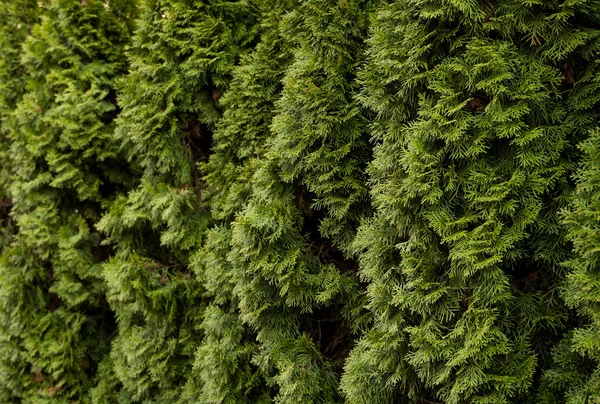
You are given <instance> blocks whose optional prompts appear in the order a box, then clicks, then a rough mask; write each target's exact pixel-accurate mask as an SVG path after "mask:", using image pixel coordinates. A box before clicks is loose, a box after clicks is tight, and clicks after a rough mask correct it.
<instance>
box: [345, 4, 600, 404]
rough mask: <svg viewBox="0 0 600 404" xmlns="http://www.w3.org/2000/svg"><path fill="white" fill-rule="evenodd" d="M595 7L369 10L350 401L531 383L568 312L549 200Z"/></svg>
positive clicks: (467, 397)
mask: <svg viewBox="0 0 600 404" xmlns="http://www.w3.org/2000/svg"><path fill="white" fill-rule="evenodd" d="M596 9H597V6H595V5H592V4H590V3H587V2H577V1H575V2H568V3H564V4H559V3H558V2H543V3H542V2H530V3H528V4H523V3H522V2H516V1H514V2H513V1H498V2H481V3H479V4H475V3H474V2H468V1H455V2H437V1H431V2H429V1H428V2H412V1H399V2H395V3H393V4H390V5H385V6H383V7H382V9H381V10H380V11H379V13H378V18H377V20H376V22H375V24H374V27H373V30H372V37H371V39H370V51H369V52H370V53H369V56H370V60H369V63H368V65H367V67H366V68H365V70H364V72H363V75H362V81H363V83H364V90H363V93H362V100H363V103H364V105H366V106H368V107H370V108H372V109H373V110H374V111H375V112H376V113H377V114H378V119H376V120H375V121H374V123H373V126H372V128H373V136H374V139H376V140H377V141H378V146H377V149H376V154H375V158H374V160H373V162H372V164H371V166H370V173H371V177H372V179H373V189H372V197H373V202H374V204H375V206H376V208H377V214H376V215H375V217H374V218H373V219H372V220H370V221H369V222H368V223H366V224H365V225H364V226H363V227H362V228H361V229H360V230H359V237H358V238H357V241H356V242H355V246H356V248H357V250H359V251H363V256H362V262H361V264H362V265H361V271H362V274H363V276H364V278H365V279H366V280H367V281H368V282H369V283H370V286H369V298H370V305H369V307H370V309H371V310H372V312H373V314H374V316H375V322H376V326H375V328H374V329H373V330H372V331H371V332H370V333H369V334H368V335H366V336H365V337H364V338H363V339H362V340H361V341H360V343H359V344H358V346H357V348H355V350H354V351H353V353H352V355H351V358H350V359H349V361H348V365H347V368H346V373H345V375H344V381H343V388H344V391H345V392H346V396H347V398H348V400H349V401H351V402H392V401H396V400H401V398H402V397H408V398H410V399H411V400H419V399H427V400H430V401H437V400H442V401H444V402H446V403H460V402H480V403H504V402H508V401H510V400H515V399H517V398H519V397H521V398H524V397H527V396H531V395H532V394H534V393H533V392H532V388H533V387H534V386H535V385H536V383H537V382H536V379H537V378H538V377H539V374H540V373H539V371H540V369H544V368H545V367H546V366H548V362H549V355H548V347H549V346H552V344H553V343H555V342H557V340H558V339H559V337H560V335H561V334H562V333H563V332H564V327H565V325H566V324H567V317H568V313H567V310H566V309H565V307H564V304H563V303H562V302H561V300H560V298H559V296H558V287H559V285H560V282H561V279H563V278H564V270H563V269H562V267H561V264H562V262H563V261H564V260H565V259H567V258H568V256H569V245H568V243H567V242H566V240H565V232H564V229H563V228H562V227H561V225H560V219H559V211H560V209H561V208H563V207H565V206H566V203H567V196H568V192H569V189H570V184H569V176H570V173H571V172H572V170H573V168H574V161H575V160H576V153H574V151H575V149H574V145H575V144H576V142H577V139H578V138H579V136H580V135H581V133H582V128H581V127H580V126H579V125H580V124H581V121H582V120H583V118H585V114H584V113H581V112H580V111H577V110H575V111H574V110H573V109H571V108H569V104H568V102H566V101H568V99H569V96H570V90H571V89H572V87H573V77H572V76H570V75H571V74H572V70H570V69H572V66H571V65H570V64H571V63H572V61H573V60H580V59H581V55H580V51H579V49H578V47H579V46H581V45H583V44H585V43H586V42H588V41H590V40H593V39H594V38H595V37H596V36H597V34H598V33H597V31H593V30H591V29H590V28H591V27H594V26H596V24H597V17H598V15H597V10H596Z"/></svg>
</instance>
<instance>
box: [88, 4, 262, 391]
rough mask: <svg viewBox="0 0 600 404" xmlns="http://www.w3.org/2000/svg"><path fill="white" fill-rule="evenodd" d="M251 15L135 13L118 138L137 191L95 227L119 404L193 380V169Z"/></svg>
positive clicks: (197, 238)
mask: <svg viewBox="0 0 600 404" xmlns="http://www.w3.org/2000/svg"><path fill="white" fill-rule="evenodd" d="M254 14H255V11H254V7H253V5H252V4H250V3H248V2H245V1H242V2H234V1H220V0H219V1H207V2H204V3H203V2H197V1H188V0H177V1H166V0H156V1H146V2H144V3H143V4H142V7H141V12H140V17H139V19H138V21H137V29H136V31H135V35H134V36H133V38H132V44H131V46H130V48H129V51H128V58H129V66H130V71H129V74H128V75H127V76H126V77H124V78H123V80H122V81H121V85H120V95H119V105H120V106H121V108H122V109H123V110H122V112H121V114H120V115H119V118H118V127H117V130H116V136H117V138H118V139H119V140H120V144H121V147H122V148H123V150H125V151H126V152H127V157H128V160H129V161H130V162H131V164H132V165H133V166H134V167H138V168H139V169H140V184H139V185H138V186H136V187H135V188H133V189H131V190H130V191H129V192H128V193H127V195H122V196H121V197H120V198H119V199H117V200H116V201H115V203H114V204H112V206H110V208H109V211H108V214H107V215H105V216H104V218H103V219H102V220H101V222H100V224H99V226H98V228H99V229H100V230H101V231H102V232H103V233H104V234H106V235H107V237H108V242H110V243H113V244H114V245H116V246H117V248H116V249H117V253H116V255H115V256H114V257H113V258H111V260H110V261H109V262H108V263H107V264H106V265H105V267H104V278H105V279H106V282H107V286H108V292H107V299H108V301H109V303H110V305H111V308H112V309H113V310H114V311H115V314H116V318H117V324H118V335H117V336H116V338H115V340H114V342H113V344H112V351H111V358H112V363H113V368H114V372H115V375H116V379H117V380H119V381H120V382H121V386H119V385H118V384H115V385H114V388H113V389H114V390H115V392H116V391H118V392H119V395H120V400H123V401H125V402H157V403H163V402H174V401H177V400H179V399H180V397H182V394H183V393H184V387H185V385H186V379H187V378H188V376H189V374H190V372H192V370H193V367H192V365H193V363H194V356H195V353H196V349H197V347H198V345H199V343H200V339H201V338H202V335H203V334H202V329H201V326H200V324H201V322H202V318H203V317H206V316H209V317H210V315H208V314H207V315H206V316H205V315H204V314H203V309H204V307H205V306H206V301H205V300H202V295H203V294H204V287H203V286H202V284H201V283H200V282H198V280H197V279H196V278H195V276H194V273H193V271H192V269H191V268H190V255H191V253H192V252H194V251H196V250H198V249H199V248H201V246H202V243H203V240H204V238H205V237H204V233H205V231H206V229H207V227H208V225H209V224H210V223H211V216H210V214H209V212H208V210H207V207H206V204H205V202H204V196H203V181H202V179H201V178H200V172H199V171H198V167H197V165H198V163H200V162H205V161H206V160H207V159H208V155H209V152H210V146H211V137H212V131H213V130H214V127H215V124H216V122H217V121H218V120H219V118H220V115H221V112H220V106H219V98H220V94H221V93H222V92H224V91H225V90H226V89H227V87H228V85H229V82H230V80H231V75H232V69H233V67H234V64H235V63H236V62H237V61H238V59H239V57H240V55H241V54H244V53H246V52H247V51H248V49H249V48H250V47H251V46H252V44H253V41H254V37H255V32H254V31H255V28H254V24H255V16H254ZM185 394H188V395H189V394H191V393H189V392H187V393H185ZM190 400H191V401H196V400H195V399H194V398H193V394H191V397H190Z"/></svg>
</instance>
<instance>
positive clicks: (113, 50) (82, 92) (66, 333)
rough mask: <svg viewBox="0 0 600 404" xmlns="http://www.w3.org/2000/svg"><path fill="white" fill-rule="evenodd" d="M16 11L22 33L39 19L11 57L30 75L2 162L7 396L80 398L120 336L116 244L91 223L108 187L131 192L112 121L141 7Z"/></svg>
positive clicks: (0, 273)
mask: <svg viewBox="0 0 600 404" xmlns="http://www.w3.org/2000/svg"><path fill="white" fill-rule="evenodd" d="M3 4H4V3H3ZM17 7H19V9H17V10H13V12H14V13H17V12H19V13H23V14H22V15H23V18H22V19H21V20H19V21H20V22H19V24H22V27H23V28H24V29H27V28H25V27H29V26H31V22H33V21H34V16H35V15H36V12H39V13H41V20H40V21H39V23H37V24H35V25H33V26H32V27H31V35H30V36H29V37H28V38H27V40H26V41H25V42H24V45H23V48H22V50H21V52H20V56H21V60H20V64H17V62H16V61H14V60H12V61H11V59H7V60H6V61H7V62H11V63H14V66H15V67H13V71H15V74H16V75H17V76H21V75H22V76H23V79H22V82H20V83H17V82H16V80H15V83H13V84H14V85H13V86H12V89H13V94H12V95H11V96H10V97H8V96H7V97H6V98H4V100H3V106H5V107H10V105H11V104H16V107H15V109H14V110H13V111H12V112H11V114H10V116H8V117H7V119H5V120H4V123H6V127H5V130H6V133H7V134H8V137H9V139H10V153H9V156H8V159H9V160H8V162H7V161H4V162H3V163H4V164H5V166H4V167H8V168H9V169H11V172H10V174H9V177H8V178H10V187H9V189H8V196H9V197H10V199H11V200H12V202H13V204H14V206H13V208H12V211H11V217H12V218H13V220H14V221H15V222H16V224H17V225H18V232H17V233H16V234H15V235H14V237H13V239H12V242H11V244H10V246H9V247H7V248H6V249H5V250H4V252H3V255H2V257H1V258H0V283H1V284H2V289H1V293H0V307H1V310H0V313H1V316H2V317H1V320H0V321H1V323H2V327H3V333H2V345H1V347H2V364H1V366H2V373H1V374H2V378H1V384H2V387H3V390H2V393H3V397H2V398H1V400H2V401H3V402H8V401H13V400H15V401H19V402H21V401H24V402H32V401H36V402H37V401H40V402H43V401H53V400H82V399H83V398H84V397H86V396H87V395H88V394H89V392H90V389H91V387H92V386H93V385H94V383H95V374H96V369H97V366H98V363H99V362H100V361H102V360H103V358H104V356H105V355H106V354H107V352H108V348H109V340H108V339H107V335H109V334H110V333H111V332H112V325H111V314H110V312H109V311H108V308H107V305H106V303H105V299H104V284H103V281H102V276H101V266H100V265H101V262H102V261H103V260H104V259H106V254H107V249H106V248H104V247H102V246H101V245H100V241H101V237H100V236H99V234H98V233H97V231H96V230H95V229H94V224H95V222H97V221H98V220H99V218H100V212H101V205H102V204H103V203H105V201H107V200H108V199H110V198H111V197H112V196H113V195H114V192H113V191H111V190H112V189H116V188H118V187H127V186H130V184H128V181H127V177H126V175H125V174H126V173H124V172H123V171H121V169H120V167H119V165H118V163H117V162H116V161H118V160H116V159H117V158H118V147H117V145H116V143H115V141H114V137H113V124H112V119H113V117H114V115H115V111H116V105H115V103H114V101H115V100H114V79H115V77H116V76H117V75H119V74H122V73H123V70H124V67H125V63H124V57H123V47H124V45H125V43H126V42H127V40H128V36H129V26H128V23H127V21H128V18H129V17H128V14H129V13H131V12H132V11H133V9H132V3H131V2H129V1H119V2H112V3H111V6H110V7H105V6H104V4H103V3H102V2H101V1H91V0H90V1H88V2H87V3H85V4H80V3H79V2H74V1H69V0H55V1H49V2H44V3H39V4H38V3H33V4H30V5H27V4H24V3H23V4H18V5H17ZM8 23H10V24H14V23H15V20H14V19H8ZM7 28H8V27H7ZM11 28H12V29H14V27H11ZM17 32H18V31H17ZM14 40H15V41H17V40H18V36H16V37H15V39H14ZM15 44H16V43H15ZM23 91H24V95H23V96H22V98H20V99H19V97H18V94H19V92H23ZM3 116H4V115H3Z"/></svg>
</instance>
